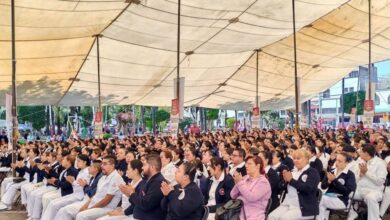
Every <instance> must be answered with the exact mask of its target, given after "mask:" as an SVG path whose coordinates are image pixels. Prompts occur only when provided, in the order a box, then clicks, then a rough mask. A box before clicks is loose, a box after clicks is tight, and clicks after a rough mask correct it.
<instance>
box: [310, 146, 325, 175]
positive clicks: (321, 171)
mask: <svg viewBox="0 0 390 220" xmlns="http://www.w3.org/2000/svg"><path fill="white" fill-rule="evenodd" d="M309 151H310V153H311V158H310V160H309V164H310V166H311V167H312V168H314V169H316V170H317V172H318V174H319V175H320V178H321V180H322V179H323V178H324V176H325V172H324V166H323V165H322V162H321V160H320V159H318V158H317V149H316V147H314V146H311V147H310V148H309Z"/></svg>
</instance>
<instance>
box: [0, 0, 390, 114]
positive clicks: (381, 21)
mask: <svg viewBox="0 0 390 220" xmlns="http://www.w3.org/2000/svg"><path fill="white" fill-rule="evenodd" d="M130 2H131V1H130ZM372 6H373V8H372V60H373V62H376V61H381V60H384V59H388V58H389V57H390V46H389V45H390V29H389V27H390V16H389V14H390V0H380V1H372ZM367 11H368V1H367V0H350V1H347V0H328V1H322V0H296V25H297V31H298V32H297V55H298V75H299V77H300V87H301V89H300V94H301V101H305V100H307V99H309V98H310V97H312V96H313V95H316V94H317V93H318V92H321V91H323V90H325V89H327V88H328V87H330V86H331V85H333V84H334V83H335V82H337V81H338V80H340V79H341V78H342V77H343V76H345V75H346V74H348V73H349V72H350V71H351V70H352V69H354V68H356V67H357V66H358V65H362V64H367V63H368V42H367V39H368V14H367ZM292 32H293V29H292V3H291V1H290V0H261V1H260V0H213V1H209V0H182V17H181V51H180V52H181V57H180V60H181V67H180V72H181V77H185V92H184V93H185V96H184V103H185V105H186V106H191V105H196V106H203V107H210V108H223V109H237V110H247V109H250V108H251V107H252V106H253V105H254V102H255V95H256V54H255V52H254V50H256V49H261V51H260V52H259V78H260V80H259V81H260V84H259V93H260V100H261V109H264V110H265V109H285V108H290V107H293V104H294V62H293V43H292V42H293V41H292V39H293V38H292ZM96 34H101V35H102V37H101V38H100V39H99V41H100V66H101V93H102V102H103V104H136V105H147V106H169V105H170V104H171V99H172V98H173V96H174V94H173V79H174V78H175V77H176V56H177V54H176V44H177V0H141V1H140V4H134V3H126V2H125V1H115V0H81V1H71V0H62V1H60V0H34V1H30V0H16V40H17V41H16V48H17V50H16V55H17V93H18V96H17V98H18V105H32V104H52V105H97V102H98V97H97V95H98V84H97V81H98V77H97V48H96V40H95V37H94V35H96ZM10 40H11V28H10V1H9V0H0V76H1V78H0V94H1V97H0V101H1V102H4V98H3V97H4V94H5V93H7V92H10V86H11V41H10ZM186 52H193V54H191V53H186Z"/></svg>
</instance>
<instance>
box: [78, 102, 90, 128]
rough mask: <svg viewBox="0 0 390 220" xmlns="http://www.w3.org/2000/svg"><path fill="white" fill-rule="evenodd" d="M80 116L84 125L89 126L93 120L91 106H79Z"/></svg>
mask: <svg viewBox="0 0 390 220" xmlns="http://www.w3.org/2000/svg"><path fill="white" fill-rule="evenodd" d="M80 116H82V117H83V120H84V121H83V122H84V123H85V124H84V125H85V126H90V125H91V124H92V120H93V111H92V107H91V106H84V107H81V110H80Z"/></svg>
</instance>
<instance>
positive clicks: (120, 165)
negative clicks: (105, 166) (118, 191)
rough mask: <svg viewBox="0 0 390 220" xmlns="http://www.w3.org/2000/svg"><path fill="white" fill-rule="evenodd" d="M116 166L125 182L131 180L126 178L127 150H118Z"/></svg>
mask: <svg viewBox="0 0 390 220" xmlns="http://www.w3.org/2000/svg"><path fill="white" fill-rule="evenodd" d="M116 159H117V161H116V164H115V169H116V170H117V171H118V173H119V175H121V176H122V178H123V180H124V181H125V182H127V181H128V180H129V179H128V178H127V176H126V170H127V163H126V149H125V148H117V150H116Z"/></svg>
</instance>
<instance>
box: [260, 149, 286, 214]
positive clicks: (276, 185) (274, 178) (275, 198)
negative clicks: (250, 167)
mask: <svg viewBox="0 0 390 220" xmlns="http://www.w3.org/2000/svg"><path fill="white" fill-rule="evenodd" d="M259 156H260V158H261V159H262V160H263V161H264V165H265V168H264V170H265V173H266V175H267V178H268V181H269V183H270V185H271V190H272V193H271V199H272V204H271V208H270V210H269V211H270V212H272V211H273V210H275V209H276V208H277V207H278V206H279V203H280V201H279V194H280V193H281V190H282V184H281V179H280V175H278V174H277V173H276V171H275V170H274V169H272V168H271V161H272V152H269V151H261V152H260V154H259Z"/></svg>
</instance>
